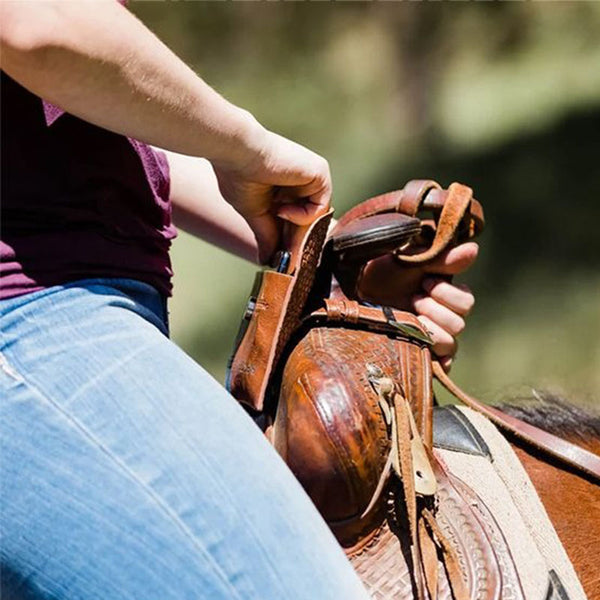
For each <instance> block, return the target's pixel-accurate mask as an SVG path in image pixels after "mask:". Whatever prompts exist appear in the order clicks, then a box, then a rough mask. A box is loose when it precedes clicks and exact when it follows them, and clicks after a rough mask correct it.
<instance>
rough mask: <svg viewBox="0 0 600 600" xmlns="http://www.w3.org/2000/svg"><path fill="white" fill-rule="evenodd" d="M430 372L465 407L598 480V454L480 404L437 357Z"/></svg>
mask: <svg viewBox="0 0 600 600" xmlns="http://www.w3.org/2000/svg"><path fill="white" fill-rule="evenodd" d="M433 374H434V375H435V377H436V378H437V380H438V381H439V382H440V383H441V384H442V385H443V386H444V387H445V388H446V389H447V390H448V391H449V392H450V393H451V394H453V395H454V396H456V398H458V399H459V400H460V401H461V402H463V403H464V404H466V405H467V406H468V407H469V408H472V409H473V410H476V411H477V412H480V413H481V414H482V415H484V416H486V417H487V418H488V419H489V420H490V421H492V422H493V423H495V424H496V425H497V426H498V427H500V428H502V429H504V430H505V431H508V432H510V433H512V434H513V435H515V436H517V437H518V438H519V439H521V440H523V441H525V442H527V443H528V444H531V445H532V446H533V447H534V448H536V449H537V450H540V451H542V452H544V453H545V454H548V455H550V456H552V457H553V458H556V459H558V460H560V461H561V462H563V463H564V464H566V465H568V466H570V467H572V468H574V469H575V470H577V471H579V472H582V473H584V474H586V475H587V476H589V477H591V478H592V479H595V480H596V481H597V482H599V483H600V456H598V455H597V454H594V453H593V452H590V451H589V450H586V449H585V448H582V447H581V446H578V445H577V444H573V443H572V442H569V441H567V440H564V439H562V438H560V437H558V436H556V435H553V434H551V433H549V432H547V431H544V430H543V429H540V428H539V427H535V425H530V424H529V423H525V422H524V421H521V420H520V419H517V418H516V417H512V416H511V415H507V414H506V413H503V412H502V411H501V410H499V409H497V408H494V407H493V406H489V405H487V404H483V402H480V401H479V400H477V399H476V398H473V396H470V395H469V394H467V393H466V392H464V391H463V390H461V389H460V388H459V387H458V386H457V385H456V384H455V383H454V382H453V381H452V379H450V377H448V375H447V374H446V372H445V371H444V369H443V368H442V366H441V365H440V363H439V362H438V361H437V360H434V361H433Z"/></svg>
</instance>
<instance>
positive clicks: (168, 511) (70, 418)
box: [1, 342, 243, 600]
mask: <svg viewBox="0 0 600 600" xmlns="http://www.w3.org/2000/svg"><path fill="white" fill-rule="evenodd" d="M158 343H159V342H156V343H155V344H150V345H148V346H145V349H147V348H148V347H151V346H153V345H158ZM128 358H130V357H128ZM1 359H2V365H1V366H2V369H3V370H5V365H8V367H9V369H14V367H13V366H12V364H11V363H9V362H8V361H7V360H6V357H5V356H4V355H1ZM5 372H6V371H5ZM14 373H15V374H16V375H17V376H18V379H17V380H18V381H19V382H20V383H22V384H23V385H26V386H27V387H28V388H30V389H31V390H32V391H33V392H34V393H35V394H36V395H38V396H39V397H40V398H41V399H42V400H43V401H45V402H46V403H47V404H49V405H50V406H51V407H52V408H54V410H56V411H57V412H58V413H60V414H61V415H62V416H63V417H64V418H65V419H66V420H67V421H68V422H69V423H70V424H71V425H72V426H73V427H75V428H76V429H78V430H79V431H80V432H81V433H82V434H83V435H84V437H86V438H87V439H88V440H89V441H90V442H91V443H92V444H94V445H95V446H96V447H97V448H98V449H99V450H100V451H101V452H103V453H104V454H105V455H106V456H108V458H109V459H110V460H111V461H113V462H114V463H115V464H116V465H117V467H118V468H120V469H121V470H122V471H123V472H124V473H125V474H126V475H127V476H128V477H129V478H130V479H131V480H132V481H133V482H134V483H135V484H136V485H138V486H140V487H141V488H142V489H143V490H144V491H145V492H146V494H148V496H150V498H151V499H152V500H153V501H154V502H155V503H156V505H157V506H158V507H159V509H160V510H162V511H163V512H164V513H165V514H166V515H167V516H168V517H169V518H170V519H172V520H173V522H174V523H175V525H176V526H177V527H178V528H179V529H180V530H181V532H182V533H183V535H184V536H185V537H186V538H188V539H189V540H190V541H191V543H192V546H194V547H195V548H196V549H197V550H198V551H199V552H200V554H201V555H203V556H205V557H206V558H207V559H208V562H209V564H211V565H213V566H214V568H215V572H216V573H217V575H218V577H219V578H220V579H221V580H222V581H223V583H224V584H225V585H226V586H227V588H229V589H230V590H231V591H232V592H233V593H234V594H235V598H237V599H238V600H243V599H242V597H241V596H240V595H239V592H238V591H237V590H236V589H235V587H234V586H233V584H232V583H231V582H230V581H229V579H228V578H227V575H226V573H225V572H224V571H223V569H222V568H221V566H220V565H219V564H218V563H217V562H216V561H215V559H214V558H213V557H212V556H211V554H210V553H209V552H208V551H207V550H206V549H205V548H204V547H203V546H202V545H201V544H200V543H198V541H197V540H196V536H195V535H194V534H193V532H192V531H191V530H190V529H189V527H188V526H187V525H186V524H185V523H184V522H183V521H182V520H181V519H180V517H179V516H178V515H177V513H176V512H175V511H173V510H172V509H171V508H170V507H169V506H168V504H167V503H166V502H165V501H164V500H163V499H162V498H161V497H160V496H159V495H158V494H156V493H155V492H154V491H153V490H152V488H150V487H149V486H148V485H147V484H145V483H144V482H143V481H142V480H140V479H139V477H138V476H137V475H136V474H135V473H134V472H133V471H132V470H131V469H130V468H129V467H128V466H127V465H126V464H125V463H124V462H123V461H122V460H121V459H119V457H118V456H116V455H115V454H113V453H112V452H111V451H110V449H109V448H107V447H106V446H105V445H104V444H103V443H102V442H100V440H98V439H97V438H96V436H95V435H94V434H93V433H92V432H91V431H89V430H88V428H87V427H86V426H85V425H84V424H83V423H81V422H80V421H79V420H78V419H76V418H74V417H73V416H71V415H70V414H68V413H67V412H66V411H65V410H64V409H63V408H62V407H61V406H60V405H59V404H58V403H57V402H55V401H54V400H53V399H52V398H51V397H49V396H48V395H46V394H45V393H43V392H42V391H41V390H39V389H38V387H37V386H36V385H34V384H33V383H31V382H30V381H28V380H27V379H26V378H25V377H24V376H23V375H22V374H21V373H19V372H18V370H17V369H14Z"/></svg>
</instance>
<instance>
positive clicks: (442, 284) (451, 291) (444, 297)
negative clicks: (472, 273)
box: [423, 277, 475, 317]
mask: <svg viewBox="0 0 600 600" xmlns="http://www.w3.org/2000/svg"><path fill="white" fill-rule="evenodd" d="M423 289H424V290H425V291H426V292H427V293H428V294H429V296H431V297H432V298H433V299H434V300H435V301H436V302H439V303H440V304H443V305H444V306H446V307H447V308H449V309H450V310H451V311H453V312H455V313H457V314H459V315H461V316H463V317H466V316H467V315H468V314H469V313H470V312H471V310H472V309H473V306H474V305H475V296H473V294H472V293H471V290H470V289H469V287H468V286H466V285H464V284H453V283H449V282H448V281H444V280H443V279H435V278H432V277H428V278H426V279H424V280H423Z"/></svg>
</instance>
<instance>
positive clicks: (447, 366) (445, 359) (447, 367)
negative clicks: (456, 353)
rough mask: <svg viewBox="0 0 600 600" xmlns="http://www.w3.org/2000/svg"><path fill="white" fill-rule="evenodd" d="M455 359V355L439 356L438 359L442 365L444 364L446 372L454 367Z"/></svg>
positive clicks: (443, 367)
mask: <svg viewBox="0 0 600 600" xmlns="http://www.w3.org/2000/svg"><path fill="white" fill-rule="evenodd" d="M453 360H454V357H453V356H443V357H442V358H438V361H439V363H440V365H441V366H442V369H444V371H446V373H449V372H450V369H451V368H452V362H453Z"/></svg>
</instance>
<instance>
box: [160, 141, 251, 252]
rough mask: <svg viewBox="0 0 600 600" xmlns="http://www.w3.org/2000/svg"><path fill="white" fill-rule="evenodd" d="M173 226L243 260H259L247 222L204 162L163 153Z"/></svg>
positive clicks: (198, 159) (195, 158) (202, 159)
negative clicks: (222, 190) (232, 204)
mask: <svg viewBox="0 0 600 600" xmlns="http://www.w3.org/2000/svg"><path fill="white" fill-rule="evenodd" d="M166 155H167V160H168V161H169V170H170V179H171V192H170V198H171V204H172V206H173V222H174V223H175V225H176V226H177V227H178V228H180V229H183V230H184V231H187V232H188V233H191V234H192V235H195V236H197V237H199V238H202V239H203V240H206V241H207V242H210V243H211V244H214V245H215V246H218V247H219V248H223V249H224V250H226V251H228V252H231V253H232V254H236V255H237V256H241V257H242V258H245V259H246V260H249V261H252V262H256V261H257V260H258V247H257V244H256V238H255V237H254V233H253V232H252V229H250V226H249V225H248V223H247V222H246V220H245V219H244V218H243V217H242V216H241V215H240V213H238V212H237V211H236V210H235V209H234V208H233V207H232V206H231V205H230V204H228V203H227V202H226V201H225V199H224V198H223V195H222V194H221V191H220V190H219V184H218V181H217V177H216V175H215V171H214V169H213V167H212V165H211V164H210V162H209V161H208V160H206V159H204V158H197V157H195V156H184V155H183V154H176V153H175V152H166Z"/></svg>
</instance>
